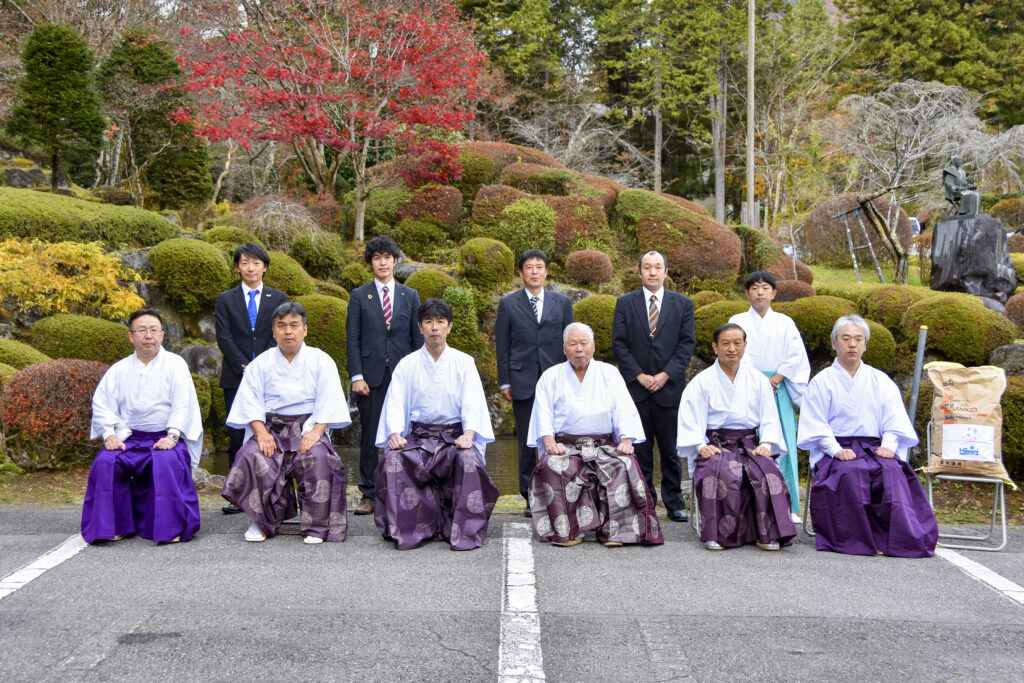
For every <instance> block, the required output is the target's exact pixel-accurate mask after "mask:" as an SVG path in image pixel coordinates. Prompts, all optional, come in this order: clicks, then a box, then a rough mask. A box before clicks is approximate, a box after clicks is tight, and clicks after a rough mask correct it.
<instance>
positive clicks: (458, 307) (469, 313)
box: [442, 287, 484, 358]
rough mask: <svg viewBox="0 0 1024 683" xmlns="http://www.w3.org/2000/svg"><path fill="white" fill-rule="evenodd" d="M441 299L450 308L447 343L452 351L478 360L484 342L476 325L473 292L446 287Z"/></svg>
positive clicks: (461, 288)
mask: <svg viewBox="0 0 1024 683" xmlns="http://www.w3.org/2000/svg"><path fill="white" fill-rule="evenodd" d="M442 297H443V298H444V300H445V301H447V302H448V305H449V306H451V307H452V331H451V333H450V334H449V335H448V343H449V344H451V346H452V348H453V349H458V350H459V351H462V352H463V353H468V354H469V355H471V356H473V357H476V358H479V355H480V353H481V352H482V351H483V348H484V340H483V338H482V337H481V336H480V327H479V326H478V325H477V320H476V313H477V309H476V298H475V297H474V295H473V290H471V289H467V288H463V287H448V288H447V289H445V290H444V293H443V294H442Z"/></svg>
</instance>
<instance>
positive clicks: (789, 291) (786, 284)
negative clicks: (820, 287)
mask: <svg viewBox="0 0 1024 683" xmlns="http://www.w3.org/2000/svg"><path fill="white" fill-rule="evenodd" d="M777 285H778V286H777V288H776V291H777V292H778V293H777V294H776V295H775V300H776V301H778V302H779V303H782V302H783V301H796V300H797V299H803V298H805V297H809V296H816V295H817V292H815V291H814V287H812V286H810V285H809V284H807V283H806V282H804V281H803V280H779V281H778V283H777Z"/></svg>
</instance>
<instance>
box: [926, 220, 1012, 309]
mask: <svg viewBox="0 0 1024 683" xmlns="http://www.w3.org/2000/svg"><path fill="white" fill-rule="evenodd" d="M931 288H932V289H934V290H936V291H942V292H967V293H968V294H973V295H975V296H981V297H987V298H990V299H995V300H996V301H998V302H1000V303H1005V302H1006V300H1007V299H1008V298H1009V297H1010V295H1011V294H1013V291H1014V290H1015V289H1016V288H1017V274H1016V271H1014V269H1013V263H1012V262H1011V261H1010V252H1009V250H1008V248H1007V244H1006V230H1005V229H1004V228H1003V223H1002V221H1000V220H999V219H998V218H995V217H993V216H989V215H988V214H984V213H981V214H976V215H969V216H946V217H945V218H943V219H942V220H940V221H939V223H938V225H936V226H935V232H934V236H933V237H932V272H931Z"/></svg>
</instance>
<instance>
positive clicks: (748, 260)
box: [691, 202, 814, 284]
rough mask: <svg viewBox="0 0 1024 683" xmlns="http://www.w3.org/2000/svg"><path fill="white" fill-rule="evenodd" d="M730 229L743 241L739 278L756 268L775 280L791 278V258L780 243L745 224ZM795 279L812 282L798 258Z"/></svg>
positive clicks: (810, 276)
mask: <svg viewBox="0 0 1024 683" xmlns="http://www.w3.org/2000/svg"><path fill="white" fill-rule="evenodd" d="M691 203H692V202H691ZM732 230H733V232H735V233H736V234H737V235H738V236H739V238H740V239H741V240H742V241H743V259H742V261H741V263H740V274H741V275H740V279H741V280H742V279H743V278H744V277H745V276H744V275H743V273H753V272H754V271H756V270H767V271H768V272H769V273H771V274H772V275H773V276H774V277H775V279H776V280H791V279H793V260H792V259H791V258H790V257H789V256H787V255H786V253H785V252H784V251H782V245H780V244H779V243H778V242H776V241H775V240H774V239H772V238H771V237H769V236H768V235H767V234H766V233H764V232H761V231H760V230H754V229H753V228H748V227H747V226H745V225H737V226H734V227H733V228H732ZM796 279H797V280H800V281H801V282H806V283H807V284H812V283H813V282H814V273H812V272H811V269H810V268H808V267H807V264H805V263H804V262H803V261H801V260H800V259H797V261H796Z"/></svg>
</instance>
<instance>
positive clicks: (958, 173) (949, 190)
mask: <svg viewBox="0 0 1024 683" xmlns="http://www.w3.org/2000/svg"><path fill="white" fill-rule="evenodd" d="M963 164H964V160H963V159H962V158H961V157H960V155H959V154H954V155H953V157H952V158H951V159H950V166H948V167H947V168H945V169H943V171H942V186H943V188H945V191H946V201H948V202H949V203H950V204H952V208H951V209H950V211H949V213H950V214H956V215H958V216H967V215H970V214H976V213H978V212H980V211H981V195H980V194H978V193H977V192H976V190H977V189H978V186H977V185H971V184H968V182H967V173H965V172H964V169H963Z"/></svg>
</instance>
